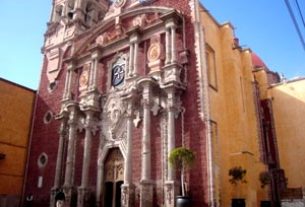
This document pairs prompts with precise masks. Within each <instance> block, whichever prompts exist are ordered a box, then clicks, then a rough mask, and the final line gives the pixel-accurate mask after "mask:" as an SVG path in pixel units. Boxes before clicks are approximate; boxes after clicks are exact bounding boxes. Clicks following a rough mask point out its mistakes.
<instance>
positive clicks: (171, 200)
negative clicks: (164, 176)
mask: <svg viewBox="0 0 305 207" xmlns="http://www.w3.org/2000/svg"><path fill="white" fill-rule="evenodd" d="M175 192H176V191H175V182H174V181H166V182H165V184H164V195H165V198H164V205H165V206H166V207H175V200H176V193H175Z"/></svg>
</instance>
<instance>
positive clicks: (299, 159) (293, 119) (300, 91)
mask: <svg viewBox="0 0 305 207" xmlns="http://www.w3.org/2000/svg"><path fill="white" fill-rule="evenodd" d="M268 93H269V97H270V98H271V100H272V108H273V118H274V124H275V132H276V138H277V143H278V151H279V158H280V166H281V168H283V169H284V170H285V176H286V177H287V179H288V180H287V181H288V183H287V184H288V186H287V187H288V188H298V187H303V188H304V187H305V165H304V163H305V150H304V149H305V133H304V129H305V79H301V80H297V81H290V82H286V83H285V82H284V83H282V84H279V85H276V86H273V87H271V88H269V90H268Z"/></svg>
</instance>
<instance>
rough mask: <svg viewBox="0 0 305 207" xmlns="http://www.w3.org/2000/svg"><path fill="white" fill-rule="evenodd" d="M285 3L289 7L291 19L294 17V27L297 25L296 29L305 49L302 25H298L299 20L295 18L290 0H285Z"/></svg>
mask: <svg viewBox="0 0 305 207" xmlns="http://www.w3.org/2000/svg"><path fill="white" fill-rule="evenodd" d="M285 3H286V7H287V9H288V11H289V14H290V17H291V19H292V21H293V24H294V27H295V29H296V30H297V33H298V35H299V38H300V40H301V43H302V46H303V49H304V50H305V41H304V38H303V36H302V33H301V30H300V27H299V25H298V22H297V20H296V18H295V16H294V13H293V11H292V9H291V6H290V3H289V0H285Z"/></svg>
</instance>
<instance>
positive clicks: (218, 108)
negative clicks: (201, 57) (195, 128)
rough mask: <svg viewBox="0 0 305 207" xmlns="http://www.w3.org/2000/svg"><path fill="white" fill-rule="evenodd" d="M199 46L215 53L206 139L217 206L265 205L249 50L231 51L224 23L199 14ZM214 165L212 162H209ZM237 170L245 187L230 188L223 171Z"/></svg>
mask: <svg viewBox="0 0 305 207" xmlns="http://www.w3.org/2000/svg"><path fill="white" fill-rule="evenodd" d="M200 14H201V21H202V25H203V27H204V35H205V40H204V41H205V43H206V44H207V45H209V46H210V47H211V48H212V49H213V50H214V51H215V65H216V73H217V86H218V87H217V90H215V89H213V88H211V87H210V88H209V102H210V103H209V105H210V118H211V120H212V121H213V122H216V123H217V129H218V130H217V137H216V138H212V142H213V149H214V151H217V153H213V154H214V157H213V160H214V173H216V175H215V177H216V178H215V182H214V184H215V185H218V186H215V190H216V191H218V192H216V193H215V197H217V199H218V200H219V201H220V205H221V206H231V199H232V198H244V199H246V205H247V206H260V201H262V200H269V198H268V189H267V188H265V189H262V188H261V184H260V182H259V179H258V177H259V173H260V172H262V171H266V166H265V165H264V164H263V163H262V162H261V160H260V143H259V130H258V127H259V124H258V117H257V113H256V112H257V106H256V105H255V99H256V98H257V97H255V93H254V76H253V73H252V71H253V66H252V59H251V51H250V50H240V49H233V42H234V41H233V40H234V34H233V33H234V32H233V29H232V26H231V25H230V24H224V25H219V24H218V23H217V22H216V21H215V20H214V19H213V17H212V16H211V15H210V14H208V13H207V12H205V11H204V10H202V11H201V12H200ZM215 162H216V163H215ZM235 166H242V167H243V168H244V169H246V170H247V174H246V180H247V183H243V184H238V185H237V186H235V185H232V184H231V183H230V182H229V179H230V177H229V169H230V168H232V167H235Z"/></svg>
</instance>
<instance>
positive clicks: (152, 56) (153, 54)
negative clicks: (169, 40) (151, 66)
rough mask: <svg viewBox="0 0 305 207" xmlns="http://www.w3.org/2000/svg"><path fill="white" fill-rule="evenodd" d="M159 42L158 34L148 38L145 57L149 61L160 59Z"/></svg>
mask: <svg viewBox="0 0 305 207" xmlns="http://www.w3.org/2000/svg"><path fill="white" fill-rule="evenodd" d="M160 56H161V44H160V36H154V37H152V38H151V40H150V46H149V48H148V51H147V59H148V61H149V62H155V61H157V60H159V59H160Z"/></svg>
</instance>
